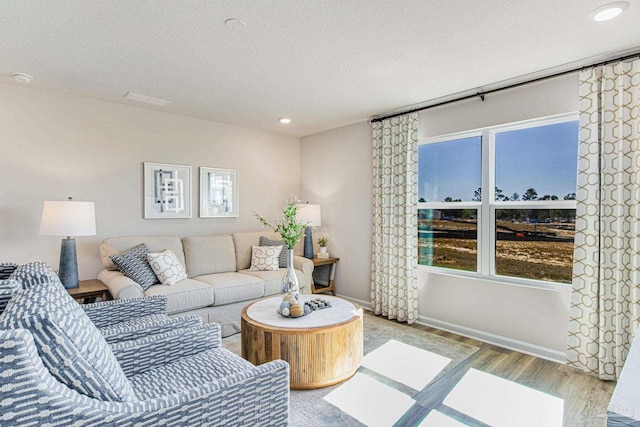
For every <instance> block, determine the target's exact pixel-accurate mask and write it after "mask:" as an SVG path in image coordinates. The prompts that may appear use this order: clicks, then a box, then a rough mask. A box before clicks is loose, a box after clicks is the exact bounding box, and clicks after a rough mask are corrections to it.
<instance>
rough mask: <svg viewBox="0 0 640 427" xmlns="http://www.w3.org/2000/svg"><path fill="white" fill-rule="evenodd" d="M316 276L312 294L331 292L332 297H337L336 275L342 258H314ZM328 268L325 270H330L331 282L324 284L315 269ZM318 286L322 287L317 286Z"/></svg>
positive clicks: (312, 285)
mask: <svg viewBox="0 0 640 427" xmlns="http://www.w3.org/2000/svg"><path fill="white" fill-rule="evenodd" d="M312 261H313V267H314V274H313V276H314V277H313V283H312V284H311V293H314V294H320V293H323V292H331V294H332V295H334V296H335V294H336V288H335V286H334V278H335V275H336V263H337V262H338V261H340V258H336V257H330V258H314V259H313V260H312ZM321 266H326V267H323V268H329V269H330V270H329V280H327V281H326V284H325V283H322V280H321V279H319V278H318V276H319V272H317V273H316V271H315V268H316V267H321ZM316 284H318V285H321V286H316Z"/></svg>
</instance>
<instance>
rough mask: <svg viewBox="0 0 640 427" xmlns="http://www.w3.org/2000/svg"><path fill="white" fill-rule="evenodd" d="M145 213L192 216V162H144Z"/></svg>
mask: <svg viewBox="0 0 640 427" xmlns="http://www.w3.org/2000/svg"><path fill="white" fill-rule="evenodd" d="M144 217H145V219H159V218H191V166H182V165H170V164H163V163H151V162H144Z"/></svg>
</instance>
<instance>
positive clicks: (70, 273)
mask: <svg viewBox="0 0 640 427" xmlns="http://www.w3.org/2000/svg"><path fill="white" fill-rule="evenodd" d="M58 276H59V277H60V281H61V282H62V284H63V285H64V287H65V288H66V289H74V288H77V287H78V286H80V282H79V280H78V257H77V255H76V239H72V238H66V239H62V245H61V246H60V271H59V272H58Z"/></svg>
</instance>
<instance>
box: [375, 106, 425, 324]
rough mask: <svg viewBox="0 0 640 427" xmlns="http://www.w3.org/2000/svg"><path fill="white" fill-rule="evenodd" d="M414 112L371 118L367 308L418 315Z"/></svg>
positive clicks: (411, 318) (403, 316) (402, 317)
mask: <svg viewBox="0 0 640 427" xmlns="http://www.w3.org/2000/svg"><path fill="white" fill-rule="evenodd" d="M417 195H418V115H417V113H412V114H407V115H403V116H400V117H394V118H391V119H387V120H384V121H382V122H376V123H373V248H372V265H371V273H372V278H371V281H372V284H371V307H372V308H373V309H374V311H375V313H376V314H378V315H383V316H386V317H388V318H389V319H396V320H398V321H400V322H407V323H409V324H410V323H413V322H415V321H416V320H417V319H418V271H417V267H418V213H417V207H418V200H417V199H418V197H417Z"/></svg>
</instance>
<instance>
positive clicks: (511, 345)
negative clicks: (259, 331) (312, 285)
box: [338, 295, 566, 365]
mask: <svg viewBox="0 0 640 427" xmlns="http://www.w3.org/2000/svg"><path fill="white" fill-rule="evenodd" d="M338 296H339V297H340V298H344V299H346V300H347V301H351V302H353V303H356V304H358V305H359V306H360V307H362V308H363V309H365V310H368V311H372V309H371V301H362V300H359V299H355V298H351V297H348V296H346V295H338ZM417 323H418V324H420V325H424V326H430V327H432V328H436V329H442V330H443V331H447V332H452V333H454V334H458V335H462V336H463V337H468V338H473V339H476V340H478V341H482V342H486V343H488V344H493V345H497V346H498V347H502V348H507V349H509V350H514V351H518V352H520V353H524V354H529V355H531V356H535V357H539V358H541V359H545V360H550V361H552V362H556V363H560V364H562V365H564V364H565V363H566V354H565V353H563V352H560V351H557V350H552V349H550V348H546V347H541V346H538V345H535V344H530V343H527V342H524V341H519V340H514V339H512V338H507V337H503V336H501V335H495V334H491V333H489V332H484V331H480V330H477V329H473V328H467V327H466V326H460V325H456V324H454V323H449V322H445V321H442V320H438V319H432V318H430V317H426V316H418V322H417Z"/></svg>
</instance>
